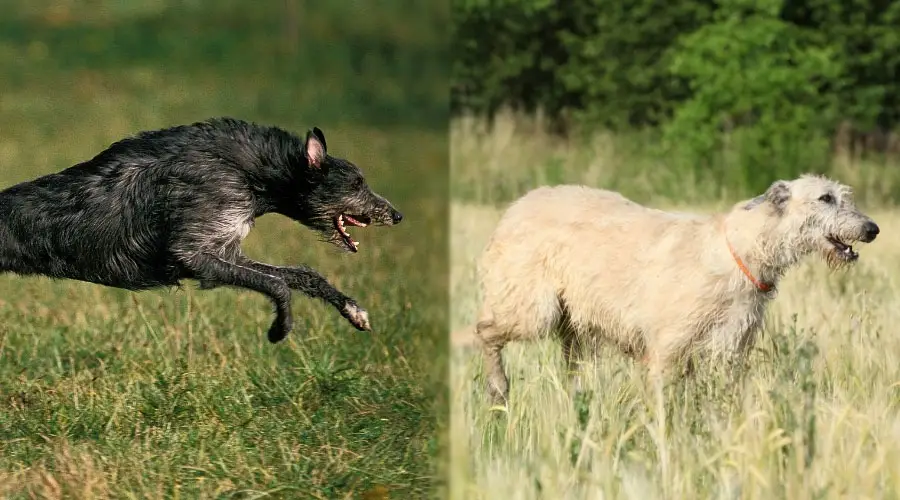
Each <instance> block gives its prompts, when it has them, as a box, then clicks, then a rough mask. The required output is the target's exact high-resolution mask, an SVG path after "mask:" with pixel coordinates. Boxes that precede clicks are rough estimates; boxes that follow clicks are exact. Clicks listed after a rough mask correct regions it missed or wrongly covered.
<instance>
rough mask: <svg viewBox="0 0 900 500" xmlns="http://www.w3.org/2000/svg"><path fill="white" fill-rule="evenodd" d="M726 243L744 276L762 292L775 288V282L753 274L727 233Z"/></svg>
mask: <svg viewBox="0 0 900 500" xmlns="http://www.w3.org/2000/svg"><path fill="white" fill-rule="evenodd" d="M723 232H724V231H723ZM725 244H726V245H727V246H728V251H729V252H730V253H731V257H732V258H733V259H734V263H735V264H737V267H738V269H740V270H741V272H742V273H744V276H746V277H747V279H749V280H750V282H751V283H753V286H755V287H756V288H757V289H758V290H759V291H760V292H763V293H766V292H768V291H770V290H773V289H774V288H775V284H774V283H766V282H764V281H760V280H758V279H756V277H755V276H753V273H752V272H751V271H750V269H749V268H748V267H747V265H746V264H744V261H743V260H741V256H740V255H738V253H737V251H735V249H734V246H732V245H731V241H729V240H728V235H727V234H725Z"/></svg>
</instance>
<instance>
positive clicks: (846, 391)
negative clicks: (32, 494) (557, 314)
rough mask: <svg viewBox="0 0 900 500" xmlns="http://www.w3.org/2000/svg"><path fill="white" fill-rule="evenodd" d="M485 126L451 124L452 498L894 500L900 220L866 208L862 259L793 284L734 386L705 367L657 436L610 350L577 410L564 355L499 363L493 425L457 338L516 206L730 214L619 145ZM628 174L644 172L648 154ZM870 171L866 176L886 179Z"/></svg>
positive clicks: (797, 273)
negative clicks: (536, 201) (547, 190)
mask: <svg viewBox="0 0 900 500" xmlns="http://www.w3.org/2000/svg"><path fill="white" fill-rule="evenodd" d="M470 125H474V127H470ZM478 126H479V123H478V122H477V121H472V122H469V123H468V124H467V123H465V122H457V123H455V124H454V125H453V128H452V130H453V134H452V136H451V144H452V147H451V151H452V153H451V171H452V177H453V181H452V185H453V187H454V191H453V193H452V198H453V199H452V201H451V205H452V208H451V234H452V240H451V292H450V293H451V327H452V329H453V331H454V344H455V345H454V346H453V348H452V350H453V353H452V355H451V361H450V366H451V376H450V392H451V395H452V400H451V442H452V443H453V446H452V449H451V466H450V478H449V481H450V484H451V495H450V497H451V498H453V499H460V500H463V499H465V500H472V499H493V498H516V499H538V498H567V499H596V498H603V499H620V498H621V499H635V500H637V499H640V500H646V499H655V498H685V499H687V498H691V499H693V498H704V499H705V498H722V499H724V498H729V499H738V498H739V499H748V500H749V499H766V500H769V499H815V498H819V499H837V498H884V499H888V498H898V496H900V444H898V443H900V439H898V438H900V363H898V360H900V340H898V337H897V336H896V335H895V334H894V333H893V332H894V331H895V330H896V328H895V325H897V324H898V321H900V316H898V312H900V300H898V296H897V293H896V290H897V286H898V279H900V236H898V235H900V212H898V211H897V210H896V208H894V207H893V206H891V205H887V204H886V205H879V204H875V203H874V202H869V203H861V204H860V208H862V209H863V210H864V211H866V212H867V213H869V214H870V215H871V216H872V217H873V218H874V219H875V220H876V221H877V222H878V224H879V225H880V227H881V228H882V233H881V235H880V236H879V238H878V239H877V240H876V241H875V242H873V243H872V244H869V245H864V246H862V248H860V260H859V262H858V263H857V264H856V265H855V266H853V267H852V268H850V269H847V270H844V271H841V272H830V271H829V270H828V269H827V267H826V266H825V264H824V263H823V262H820V261H817V260H816V259H815V258H813V259H810V260H809V261H807V262H805V263H804V264H803V265H801V266H799V268H798V269H793V270H792V271H791V272H789V273H788V275H787V276H786V278H785V280H783V282H781V283H780V285H779V294H778V297H777V299H776V300H775V301H774V302H773V303H772V304H771V306H770V308H769V309H768V312H767V316H766V327H765V328H764V330H763V331H762V333H761V337H760V340H759V342H758V343H757V345H756V348H755V349H754V351H753V353H752V356H751V359H750V365H749V366H750V369H749V371H748V373H747V374H746V376H745V378H744V379H743V381H742V383H740V384H738V385H737V386H736V387H734V386H729V385H728V384H727V380H726V376H727V374H723V373H721V372H717V371H715V370H705V369H701V370H700V371H699V373H697V374H696V377H695V378H693V379H687V380H685V381H682V382H680V383H676V384H673V385H671V386H669V387H668V389H667V391H666V393H665V398H664V401H665V405H666V413H665V420H664V421H663V420H661V418H660V417H661V416H660V414H658V413H657V411H656V410H657V408H656V405H655V401H654V397H653V393H652V391H649V390H648V387H647V386H648V384H647V383H646V382H647V381H646V378H645V373H644V371H643V370H642V369H641V367H640V365H638V364H636V363H633V362H631V361H630V360H629V359H628V358H626V357H625V356H622V355H620V354H619V353H617V352H616V351H614V350H612V349H601V350H600V352H599V353H598V355H597V356H596V357H594V358H588V360H587V362H586V363H585V364H584V366H583V367H582V371H581V374H582V377H583V379H582V382H583V388H584V389H585V390H586V391H585V393H584V394H582V395H576V394H574V393H573V391H572V390H571V388H570V386H569V383H568V377H567V374H566V373H565V368H564V363H563V361H562V355H561V352H560V346H559V344H558V342H555V341H553V340H542V341H536V342H528V343H526V342H521V343H512V344H510V345H509V346H507V348H506V349H505V350H504V361H505V366H506V370H507V373H508V376H509V378H510V384H511V391H510V404H509V408H508V412H502V411H493V410H492V409H491V407H490V404H489V401H488V399H487V397H486V394H485V391H484V383H485V381H484V372H483V366H482V365H483V362H482V358H481V354H480V351H479V349H478V348H477V346H476V345H473V343H472V339H471V338H470V337H467V336H463V335H461V333H462V332H464V331H465V329H466V328H467V327H470V326H471V325H472V324H473V322H474V321H475V318H476V314H477V310H478V307H479V301H478V299H479V292H480V290H479V288H478V285H477V283H478V281H477V275H476V272H475V263H476V259H477V258H478V256H479V254H480V252H481V250H482V248H483V247H484V245H485V244H486V243H487V241H488V238H489V237H490V234H491V231H492V229H493V228H494V227H495V225H496V223H497V221H498V220H499V218H500V216H501V213H502V210H503V208H504V206H505V204H506V203H507V201H508V200H509V199H510V198H511V197H514V196H516V195H517V193H521V192H523V190H526V189H528V188H530V187H535V186H537V185H538V184H540V183H543V182H556V181H565V182H584V183H587V184H590V185H594V186H597V187H610V186H615V187H616V188H618V189H621V190H623V191H625V192H627V193H629V194H631V195H632V196H634V197H636V198H639V199H641V200H643V201H645V202H647V203H650V204H652V205H654V206H658V207H661V208H666V207H670V208H678V209H679V210H686V211H698V212H709V211H711V210H715V209H719V208H723V207H725V206H727V205H729V204H731V203H733V202H734V201H735V199H734V198H733V197H731V198H728V197H725V196H724V195H722V196H718V197H714V196H712V195H711V194H709V193H707V194H705V195H704V193H703V191H704V190H707V189H709V188H710V187H711V186H712V184H713V183H711V182H710V183H709V185H707V186H704V185H703V181H697V182H696V184H700V185H699V186H696V188H695V190H691V186H692V181H690V180H687V179H680V178H678V177H677V175H676V174H677V165H675V166H671V165H668V167H669V169H670V170H671V171H667V170H663V169H664V168H666V167H667V165H666V163H665V162H662V163H661V169H660V171H659V177H656V176H655V175H649V174H647V173H646V172H645V171H640V170H639V171H638V172H634V171H628V170H626V169H629V166H628V165H633V164H634V163H620V162H618V161H616V158H617V157H616V154H615V151H616V150H615V148H613V146H615V144H616V143H615V139H610V138H608V137H604V136H600V137H598V138H594V141H596V142H594V144H595V147H594V148H589V147H586V146H584V145H580V144H578V143H577V142H574V141H563V140H560V139H557V138H552V137H549V136H547V135H546V134H543V133H541V132H540V131H539V130H536V129H533V128H531V129H530V127H531V124H529V123H528V122H518V121H516V120H513V119H510V121H508V122H505V123H503V122H502V123H501V126H500V127H498V128H495V129H494V130H492V131H484V130H482V131H481V132H473V131H477V130H478ZM604 141H607V142H604ZM589 144H590V143H589ZM600 145H606V146H607V147H600ZM630 159H631V160H633V161H637V162H640V161H642V160H641V157H640V156H639V155H638V154H634V156H632V157H631V158H630ZM643 161H648V160H646V158H645V159H644V160H643ZM654 161H659V160H654ZM836 165H837V167H835V168H837V169H840V168H842V167H841V166H840V163H839V162H836ZM545 167H546V168H545ZM867 168H869V169H871V172H870V174H866V175H874V174H877V172H878V170H877V168H876V166H874V165H873V166H869V167H867ZM882 168H884V167H882ZM836 175H837V177H838V178H839V179H840V180H842V181H844V182H848V183H850V184H851V185H852V186H853V187H854V188H856V190H857V192H858V195H859V196H861V197H862V198H864V199H869V200H875V199H878V198H879V197H880V194H879V193H880V191H879V190H880V189H883V186H881V185H878V184H875V183H873V184H871V185H870V184H867V183H866V182H860V179H863V178H864V177H862V175H861V174H860V173H859V172H851V171H847V172H843V171H841V170H836ZM890 175H891V174H890V173H887V172H886V173H885V176H887V177H889V176H890ZM854 176H858V177H854ZM476 177H477V179H478V180H477V182H476V181H475V179H476ZM848 178H849V180H848ZM463 179H467V180H466V181H464V180H463ZM662 179H667V180H668V182H662ZM729 187H730V188H731V191H730V192H731V193H736V192H740V186H729ZM679 192H685V193H689V195H688V194H685V195H684V198H688V199H689V200H691V202H689V203H686V202H683V201H681V199H680V198H678V196H679V195H678V193H679ZM676 201H678V203H676ZM594 215H597V216H599V215H602V214H594ZM588 216H592V215H591V214H588ZM523 223H527V222H523ZM586 265H590V263H587V264H586ZM457 332H460V333H457ZM661 422H664V424H665V425H664V426H661V425H660V424H661Z"/></svg>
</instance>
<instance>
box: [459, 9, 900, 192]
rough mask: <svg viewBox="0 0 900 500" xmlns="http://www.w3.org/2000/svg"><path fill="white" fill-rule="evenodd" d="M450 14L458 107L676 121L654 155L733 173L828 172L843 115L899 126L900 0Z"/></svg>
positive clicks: (621, 123) (595, 121)
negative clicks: (899, 0) (897, 1)
mask: <svg viewBox="0 0 900 500" xmlns="http://www.w3.org/2000/svg"><path fill="white" fill-rule="evenodd" d="M453 23H454V24H453V28H452V30H453V37H454V38H453V44H454V45H453V54H454V58H455V62H454V67H453V87H452V95H451V109H452V111H453V113H454V114H455V115H456V116H460V115H463V114H477V115H485V116H487V117H488V118H490V119H493V118H494V117H495V116H496V113H497V112H498V111H499V110H502V109H504V108H510V109H512V110H513V111H515V112H525V113H535V112H540V113H543V114H545V115H546V117H547V118H548V123H549V124H550V125H552V126H553V129H554V130H555V131H566V130H573V129H580V130H581V131H584V132H595V131H597V130H598V129H603V130H605V131H614V132H617V133H630V132H633V131H635V130H646V129H652V130H654V131H656V132H665V134H663V135H664V136H665V138H666V139H667V140H666V141H664V142H662V143H659V144H656V145H657V146H661V147H659V148H655V147H653V148H648V154H649V153H654V154H656V155H657V156H658V157H659V158H662V159H664V160H669V159H672V158H674V157H679V158H680V160H678V161H677V163H678V164H679V165H688V164H691V165H693V166H692V167H690V168H689V169H688V170H687V171H684V172H681V174H682V175H690V176H693V177H712V178H714V179H715V180H716V182H719V183H721V184H722V185H728V186H735V187H743V188H746V189H758V188H759V187H760V186H761V185H763V184H765V183H766V182H768V181H770V180H772V178H773V177H776V176H780V177H789V176H791V175H794V174H795V173H797V172H799V171H801V170H803V171H809V170H816V171H823V170H828V169H829V159H830V156H831V154H832V152H833V151H834V149H835V146H836V145H835V143H834V138H835V134H836V132H837V130H838V129H839V127H841V126H849V130H852V131H853V133H854V134H857V135H861V134H884V133H888V132H891V131H893V130H895V129H896V128H897V125H898V123H900V111H898V110H900V78H897V76H898V75H900V55H898V54H900V4H898V3H896V2H886V1H883V0H854V1H852V2H837V3H836V2H827V1H825V0H800V1H791V2H786V1H784V0H763V1H758V2H757V1H751V0H675V1H671V2H667V1H662V0H638V1H637V2H628V3H624V2H613V1H608V0H572V1H569V2H546V1H542V0H519V1H516V0H504V1H499V2H488V1H484V0H469V1H464V2H458V4H457V6H456V8H455V10H454V12H453ZM885 142H886V141H882V143H885ZM882 146H885V144H882ZM882 149H884V148H883V147H882ZM773 158H777V160H773ZM673 168H674V167H673ZM679 168H680V167H679Z"/></svg>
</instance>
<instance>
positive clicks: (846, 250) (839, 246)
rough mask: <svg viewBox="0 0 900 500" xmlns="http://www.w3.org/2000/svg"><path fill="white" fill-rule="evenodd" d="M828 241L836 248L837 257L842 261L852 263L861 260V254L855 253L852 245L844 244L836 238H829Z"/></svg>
mask: <svg viewBox="0 0 900 500" xmlns="http://www.w3.org/2000/svg"><path fill="white" fill-rule="evenodd" d="M826 239H827V240H828V242H829V243H831V244H832V245H833V246H834V248H835V250H836V255H837V256H839V257H840V258H841V259H844V260H846V261H852V260H856V259H858V258H859V254H858V253H856V252H854V251H853V247H852V246H851V245H848V244H846V243H844V242H843V241H841V240H839V239H837V238H836V237H834V236H828V237H827V238H826Z"/></svg>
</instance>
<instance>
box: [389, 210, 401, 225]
mask: <svg viewBox="0 0 900 500" xmlns="http://www.w3.org/2000/svg"><path fill="white" fill-rule="evenodd" d="M391 220H392V221H393V222H394V224H400V221H402V220H403V214H401V213H400V212H394V215H391Z"/></svg>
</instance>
